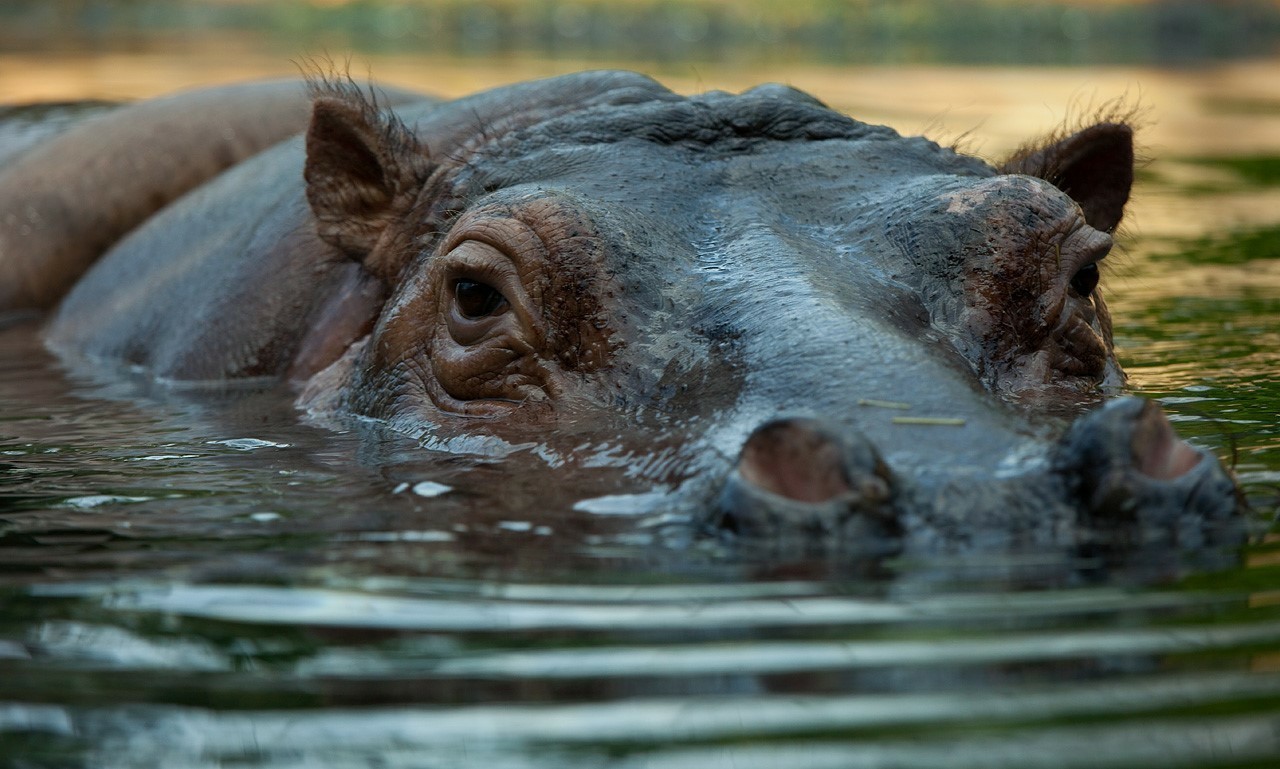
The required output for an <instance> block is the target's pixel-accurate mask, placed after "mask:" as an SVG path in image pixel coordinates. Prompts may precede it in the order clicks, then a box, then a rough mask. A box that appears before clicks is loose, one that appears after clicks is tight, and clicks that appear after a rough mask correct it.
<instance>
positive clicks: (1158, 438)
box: [1129, 402, 1201, 481]
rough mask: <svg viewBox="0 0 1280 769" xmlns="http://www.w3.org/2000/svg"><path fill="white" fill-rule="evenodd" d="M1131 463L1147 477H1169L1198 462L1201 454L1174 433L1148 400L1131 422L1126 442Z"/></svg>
mask: <svg viewBox="0 0 1280 769" xmlns="http://www.w3.org/2000/svg"><path fill="white" fill-rule="evenodd" d="M1129 447H1130V449H1131V450H1132V452H1133V464H1134V467H1135V468H1137V470H1138V472H1140V473H1142V474H1143V475H1145V476H1147V477H1148V478H1155V479H1157V480H1164V481H1170V480H1173V479H1175V478H1180V477H1181V476H1183V475H1185V474H1186V473H1187V472H1189V471H1190V470H1191V468H1193V467H1195V466H1196V465H1198V464H1199V463H1200V459H1201V454H1200V452H1198V451H1196V450H1195V449H1193V448H1191V446H1190V445H1188V444H1187V442H1186V441H1184V440H1182V439H1181V438H1179V437H1178V434H1177V433H1176V432H1174V429H1173V425H1171V424H1169V419H1168V418H1167V417H1166V416H1165V415H1164V411H1163V410H1161V408H1160V407H1159V406H1157V405H1156V404H1154V403H1150V402H1148V403H1147V404H1146V405H1145V406H1144V407H1143V409H1142V413H1141V414H1139V415H1138V419H1137V422H1136V423H1135V424H1134V428H1133V437H1132V439H1131V440H1130V442H1129Z"/></svg>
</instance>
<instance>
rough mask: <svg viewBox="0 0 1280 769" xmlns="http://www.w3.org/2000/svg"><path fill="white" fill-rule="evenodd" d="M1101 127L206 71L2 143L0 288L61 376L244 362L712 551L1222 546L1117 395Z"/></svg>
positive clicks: (1201, 485)
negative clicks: (967, 129) (1002, 148)
mask: <svg viewBox="0 0 1280 769" xmlns="http://www.w3.org/2000/svg"><path fill="white" fill-rule="evenodd" d="M193 103H196V104H203V105H205V106H204V107H203V108H202V109H192V108H191V106H190V105H191V104H193ZM157 145H162V146H161V147H160V149H159V150H157V149H156V147H157ZM1133 146H1134V142H1133V130H1132V128H1131V127H1130V126H1129V125H1127V124H1126V123H1125V122H1124V121H1122V120H1100V121H1099V122H1097V123H1096V124H1091V125H1083V126H1081V127H1079V128H1078V129H1077V130H1064V131H1061V132H1059V133H1058V134H1056V135H1054V136H1051V137H1049V138H1048V139H1046V140H1044V141H1041V142H1038V143H1030V144H1028V145H1026V146H1025V147H1024V148H1023V149H1021V150H1019V151H1017V152H1016V153H1015V154H1014V155H1013V156H1012V157H1009V158H1007V159H1004V160H1003V161H1001V162H997V163H989V162H987V161H985V160H982V159H979V158H977V157H972V156H969V155H966V154H963V153H961V152H959V151H958V150H956V149H954V148H950V147H946V146H940V145H939V144H937V143H935V142H933V141H930V140H928V139H926V138H922V137H908V136H902V135H900V134H899V133H897V132H895V131H894V130H892V129H890V128H887V127H884V126H878V125H870V124H867V123H863V122H859V121H857V120H855V119H853V118H851V117H848V116H846V115H844V114H841V113H840V112H838V111H835V110H833V109H831V108H829V107H828V106H826V105H825V104H823V103H822V102H821V101H819V100H818V99H816V98H814V97H813V96H810V95H808V94H806V93H803V92H801V91H799V90H795V89H793V88H790V87H786V86H781V85H762V86H759V87H756V88H752V89H750V90H747V91H745V92H742V93H739V94H730V93H724V92H710V93H704V94H700V95H694V96H682V95H678V94H676V93H673V92H672V91H670V90H668V89H667V88H665V87H663V86H662V85H660V84H659V83H657V82H655V81H654V80H652V79H650V78H648V77H646V76H643V75H638V74H633V73H626V72H587V73H581V74H575V75H569V76H562V77H556V78H551V79H547V80H540V81H535V82H529V83H522V84H517V85H511V86H506V87H501V88H497V89H494V90H490V91H487V92H483V93H480V94H476V95H472V96H468V97H465V98H460V99H457V100H454V101H440V100H435V99H430V98H427V97H418V96H415V95H413V94H408V93H405V92H393V93H391V94H389V95H388V94H387V93H385V92H380V91H378V90H376V89H372V88H365V87H360V86H357V85H354V84H353V83H352V82H350V81H349V80H345V79H342V78H317V79H313V80H312V81H310V82H309V83H308V84H306V85H299V84H285V85H281V84H273V85H270V86H263V85H257V86H246V87H244V88H243V90H237V89H236V88H234V87H233V88H227V89H222V90H220V91H217V92H215V93H213V95H212V96H211V95H209V94H195V95H191V94H188V95H185V96H177V97H172V98H170V99H168V100H166V101H161V102H144V103H141V104H138V105H134V106H125V107H122V108H120V109H118V110H115V111H112V112H109V113H108V114H106V115H99V116H96V117H93V118H91V119H88V120H86V121H85V122H84V123H83V124H80V125H77V126H75V127H74V128H72V129H68V130H66V131H64V132H62V133H60V134H58V135H57V136H55V137H52V138H48V139H45V140H44V141H42V142H41V143H38V144H36V145H35V146H34V147H32V148H30V149H27V150H25V151H23V152H22V153H19V154H18V155H17V156H16V158H14V159H11V160H10V161H9V162H8V166H7V167H6V168H5V169H4V170H2V171H0V276H2V281H0V282H3V284H4V287H5V291H4V293H3V295H2V298H0V308H2V309H4V310H7V311H10V312H17V311H32V312H42V313H46V314H47V320H46V321H45V323H46V325H45V327H44V334H45V337H46V339H47V343H48V345H49V346H50V348H51V349H53V350H54V351H56V352H57V353H58V354H59V355H60V356H62V358H63V359H64V360H67V361H69V362H78V363H77V365H85V364H86V362H87V365H92V366H96V367H101V368H114V369H116V370H120V371H131V372H143V373H144V374H145V375H146V376H148V377H151V378H153V379H155V380H158V381H161V382H167V383H180V384H182V385H183V386H184V387H196V386H208V387H214V388H217V387H225V386H226V385H227V384H228V383H232V382H236V381H250V382H259V383H260V382H279V383H282V384H283V385H285V386H289V387H292V388H293V390H294V392H295V399H296V400H295V402H296V406H297V407H298V408H299V409H300V410H301V411H302V412H303V413H304V414H306V415H309V417H310V418H313V419H316V420H318V421H320V422H321V423H323V424H334V423H335V422H334V420H339V421H341V420H357V421H360V422H362V423H367V422H374V423H376V424H378V425H380V426H381V427H382V428H385V429H387V430H390V431H393V432H395V433H401V434H407V435H409V436H412V437H413V438H414V439H416V440H417V441H418V442H419V444H420V445H421V447H422V449H421V450H422V451H424V452H459V453H467V452H479V453H481V454H485V453H487V454H488V455H490V456H498V457H502V456H507V457H511V456H514V455H522V456H526V457H527V456H535V457H540V458H542V460H539V461H545V462H546V465H547V468H546V472H547V474H548V477H549V478H550V477H554V480H553V481H549V485H553V486H555V487H556V488H560V489H563V488H572V487H573V484H574V482H575V480H574V474H575V472H576V471H581V470H582V468H587V467H593V466H604V465H609V466H613V467H618V468H622V469H623V470H624V472H623V473H622V474H621V475H620V476H619V477H621V478H624V479H625V484H623V485H625V488H623V487H622V486H620V487H619V489H618V491H619V493H620V494H621V493H623V492H626V493H631V494H634V495H635V499H646V500H656V502H653V504H656V505H659V506H664V507H670V508H671V509H680V510H685V511H689V520H690V522H691V523H692V525H693V526H694V528H695V529H696V530H697V531H699V532H701V533H704V534H707V535H713V536H716V537H722V538H725V539H727V540H732V541H741V542H773V543H777V542H788V543H792V544H798V545H799V546H801V547H803V548H811V547H819V548H823V549H826V550H827V551H839V552H845V553H866V554H875V555H879V554H886V553H902V552H915V553H935V552H953V551H956V550H958V549H975V548H976V549H978V550H985V549H988V548H991V549H1005V550H1008V549H1014V550H1016V549H1022V548H1039V547H1045V546H1050V547H1068V548H1076V549H1084V550H1088V549H1090V548H1093V549H1097V548H1106V547H1110V546H1113V545H1114V543H1116V542H1134V541H1142V542H1159V543H1164V544H1167V545H1169V546H1171V547H1176V548H1181V549H1186V548H1190V549H1195V548H1202V547H1206V546H1208V545H1213V544H1217V543H1222V542H1227V543H1231V542H1233V541H1235V540H1234V539H1233V538H1235V537H1238V532H1239V530H1240V528H1239V520H1240V518H1241V503H1240V501H1239V498H1238V493H1237V489H1236V486H1235V484H1234V483H1233V480H1232V477H1231V475H1230V473H1229V472H1228V471H1227V470H1226V469H1224V467H1223V466H1222V464H1221V463H1220V462H1219V461H1218V460H1217V459H1216V458H1215V457H1214V456H1212V455H1211V454H1210V453H1209V452H1208V451H1206V450H1204V449H1201V448H1196V447H1193V446H1191V445H1190V444H1188V443H1187V442H1185V441H1184V440H1182V439H1181V438H1179V437H1178V436H1177V435H1176V433H1175V431H1174V430H1173V428H1172V427H1171V425H1170V423H1169V421H1168V419H1167V418H1166V417H1165V416H1164V414H1163V412H1162V411H1161V409H1160V407H1159V406H1158V405H1157V404H1155V403H1152V402H1149V401H1146V400H1143V399H1140V398H1136V397H1132V396H1126V395H1125V394H1124V389H1123V388H1124V374H1123V371H1122V369H1121V367H1120V365H1119V363H1118V362H1117V359H1116V354H1115V350H1114V347H1113V342H1112V328H1111V319H1110V316H1109V314H1108V311H1107V308H1106V305H1105V304H1104V302H1103V299H1102V295H1101V293H1100V288H1099V281H1100V278H1101V276H1102V275H1103V273H1104V272H1105V269H1106V268H1105V265H1106V262H1107V260H1108V258H1109V257H1108V254H1109V252H1110V251H1111V249H1112V245H1113V233H1114V232H1115V230H1116V228H1117V226H1118V225H1119V224H1120V222H1121V219H1122V216H1123V213H1124V207H1125V205H1126V202H1127V200H1128V197H1129V193H1130V187H1131V184H1132V182H1133V178H1134V149H1133ZM157 154H159V155H162V156H163V161H164V162H159V161H156V155H157ZM566 458H568V459H566ZM1100 543H1101V544H1100Z"/></svg>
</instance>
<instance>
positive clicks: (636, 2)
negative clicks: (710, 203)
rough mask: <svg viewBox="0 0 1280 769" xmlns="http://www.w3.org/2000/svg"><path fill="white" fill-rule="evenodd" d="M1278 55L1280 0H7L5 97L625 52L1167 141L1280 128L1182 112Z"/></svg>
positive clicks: (1237, 100) (944, 109) (1003, 134)
mask: <svg viewBox="0 0 1280 769" xmlns="http://www.w3.org/2000/svg"><path fill="white" fill-rule="evenodd" d="M1278 54H1280V2H1277V1H1276V0H1217V1H1209V0H1038V1H1036V2H1015V1H1013V0H792V1H791V2H787V3H775V2H768V1H766V0H734V1H731V0H613V1H606V0H527V1H523V2H522V1H520V0H488V1H483V0H482V1H481V2H466V1H465V0H201V1H200V2H196V1H195V0H54V1H53V2H50V1H49V0H3V2H0V101H7V102H14V101H27V100H48V99H77V98H86V97H93V98H109V99H122V98H135V97H143V96H150V95H155V94H157V93H161V92H165V91H169V90H173V89H177V88H184V87H191V86H197V85H207V84H211V83H221V82H226V81H231V80H237V79H243V78H247V77H263V76H290V75H295V74H297V73H298V72H299V71H300V70H301V71H306V70H308V69H311V68H314V66H315V65H314V62H315V61H316V60H319V61H321V62H326V61H333V62H336V63H337V64H338V65H339V66H349V68H350V69H351V71H352V72H353V73H355V74H357V75H363V74H365V73H369V74H371V75H372V76H373V77H374V78H376V79H377V80H379V81H381V82H386V83H395V84H397V85H403V86H409V87H416V88H421V89H424V90H429V91H432V92H435V93H441V94H444V95H459V94H463V93H467V92H471V91H474V90H477V89H480V88H484V87H488V86H492V85H496V84H500V83H505V82H511V81H514V80H522V79H528V78H531V77H540V76H547V75H553V74H558V73H562V72H568V71H574V70H579V69H584V68H598V67H624V68H628V69H637V70H640V71H643V72H646V73H649V74H652V75H655V76H657V77H658V78H659V79H661V80H663V82H665V83H667V84H668V85H669V86H671V87H673V88H674V89H676V90H678V91H685V92H689V91H698V90H704V89H708V88H724V89H729V90H737V89H741V88H746V87H749V86H751V85H755V84H757V83H759V82H762V81H769V80H773V81H782V82H787V83H791V84H793V85H796V86H799V87H801V88H804V89H806V90H809V91H811V92H813V93H815V94H816V95H818V96H819V97H821V98H823V99H825V100H826V101H828V102H829V103H832V104H833V105H834V106H837V107H839V108H841V109H843V110H845V111H848V112H850V113H851V114H853V115H854V116H855V117H859V118H862V119H866V120H871V121H876V122H887V123H890V124H893V125H895V127H898V128H899V129H900V130H904V131H907V132H920V131H926V130H927V131H929V132H931V133H932V134H935V135H936V134H942V136H941V137H940V138H943V139H947V138H950V137H949V136H948V134H952V135H954V134H960V133H966V132H970V131H974V129H979V130H976V131H975V132H974V136H975V138H977V139H978V140H979V142H980V145H981V146H980V147H979V149H984V148H987V147H988V146H990V148H991V149H992V151H1003V150H1005V149H1006V148H1007V147H1008V146H1010V145H1016V144H1017V143H1019V142H1020V141H1021V140H1022V139H1023V138H1024V137H1025V135H1026V134H1027V133H1028V132H1029V131H1030V132H1034V131H1035V130H1037V129H1039V130H1043V128H1044V127H1045V126H1052V125H1054V124H1056V123H1057V122H1060V121H1061V120H1062V118H1063V116H1064V115H1065V114H1067V113H1068V112H1069V111H1070V110H1072V109H1075V110H1076V111H1085V110H1087V109H1088V108H1090V107H1091V106H1094V105H1096V104H1097V103H1099V102H1104V101H1107V100H1110V99H1113V98H1117V97H1123V98H1127V99H1129V100H1130V101H1132V102H1140V103H1142V104H1144V105H1146V106H1148V107H1151V108H1154V109H1156V110H1157V111H1158V112H1159V113H1160V114H1159V119H1158V121H1156V122H1157V123H1158V125H1157V129H1158V131H1166V130H1167V131H1170V132H1172V133H1174V134H1175V137H1174V138H1173V139H1172V140H1173V141H1174V142H1175V143H1178V144H1180V145H1181V144H1183V143H1185V142H1186V141H1188V140H1192V141H1194V139H1195V135H1196V134H1198V133H1210V134H1211V133H1212V132H1213V131H1215V130H1231V131H1235V133H1233V140H1234V141H1241V140H1245V141H1247V142H1254V143H1257V142H1261V143H1263V144H1270V143H1271V142H1273V141H1274V142H1277V143H1280V137H1268V138H1266V139H1262V138H1257V139H1248V138H1247V137H1243V136H1241V135H1240V134H1239V131H1240V130H1248V129H1247V128H1245V129H1241V128H1239V127H1237V126H1218V125H1200V124H1196V125H1194V126H1187V125H1184V124H1183V123H1182V122H1181V121H1183V120H1185V119H1186V118H1187V116H1186V115H1184V114H1178V113H1180V112H1183V111H1185V107H1186V105H1187V103H1188V101H1192V102H1196V103H1202V102H1204V101H1205V100H1209V101H1212V100H1214V99H1221V98H1224V94H1229V95H1230V99H1231V102H1232V103H1230V104H1224V105H1223V106H1224V107H1227V108H1230V109H1232V110H1236V111H1238V109H1243V110H1244V111H1246V112H1252V113H1256V112H1258V111H1259V110H1262V111H1265V110H1267V109H1270V108H1274V107H1275V106H1276V104H1277V103H1280V68H1277V59H1276V57H1277V55H1278ZM322 66H324V65H322ZM1170 73H1172V75H1173V77H1169V75H1170ZM1224 83H1225V85H1224ZM1146 138H1147V139H1148V141H1152V140H1155V139H1163V136H1162V134H1161V133H1156V134H1153V135H1148V136H1147V137H1146ZM1210 143H1211V142H1210Z"/></svg>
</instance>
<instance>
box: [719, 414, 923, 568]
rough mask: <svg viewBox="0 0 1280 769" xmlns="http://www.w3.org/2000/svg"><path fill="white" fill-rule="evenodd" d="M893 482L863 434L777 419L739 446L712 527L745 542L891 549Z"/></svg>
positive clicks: (894, 540) (894, 541) (893, 543)
mask: <svg viewBox="0 0 1280 769" xmlns="http://www.w3.org/2000/svg"><path fill="white" fill-rule="evenodd" d="M894 490H895V489H894V479H893V477H892V474H891V473H890V472H889V468H888V467H887V466H886V465H885V463H884V461H883V460H882V459H881V458H880V455H879V453H878V452H877V451H876V450H875V447H873V446H872V445H871V443H870V441H868V440H867V439H866V438H865V437H864V436H862V435H861V434H858V433H848V434H844V433H839V434H838V433H834V432H832V431H830V430H829V429H827V428H826V427H825V426H824V425H823V424H821V423H820V422H817V421H816V420H811V419H781V420H777V421H773V422H769V423H767V424H765V425H763V426H761V427H759V428H757V429H756V430H755V431H754V432H753V433H752V434H751V436H750V437H749V438H748V439H747V441H746V442H745V443H744V444H743V447H742V453H741V455H740V457H739V460H738V465H737V467H736V468H735V469H734V471H733V472H732V473H731V474H730V477H729V479H728V482H727V483H726V485H725V488H724V492H723V494H722V495H721V498H720V503H719V505H718V509H717V511H716V516H715V518H714V523H715V525H716V527H717V528H719V529H720V530H722V531H727V532H731V533H733V534H737V535H739V536H742V537H744V538H747V539H757V540H762V541H769V542H771V543H773V544H775V545H776V544H778V543H782V544H783V546H784V547H785V546H786V544H787V543H788V542H789V541H800V542H812V543H817V542H821V543H823V545H824V546H831V545H833V544H834V545H835V546H837V547H841V546H843V545H845V544H847V545H849V546H851V547H856V548H857V549H859V550H861V551H875V552H884V551H887V550H891V549H894V548H896V546H897V543H898V542H897V540H898V535H899V534H900V531H899V529H898V521H897V517H896V513H895V511H894V509H893V507H892V502H893V496H894Z"/></svg>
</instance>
